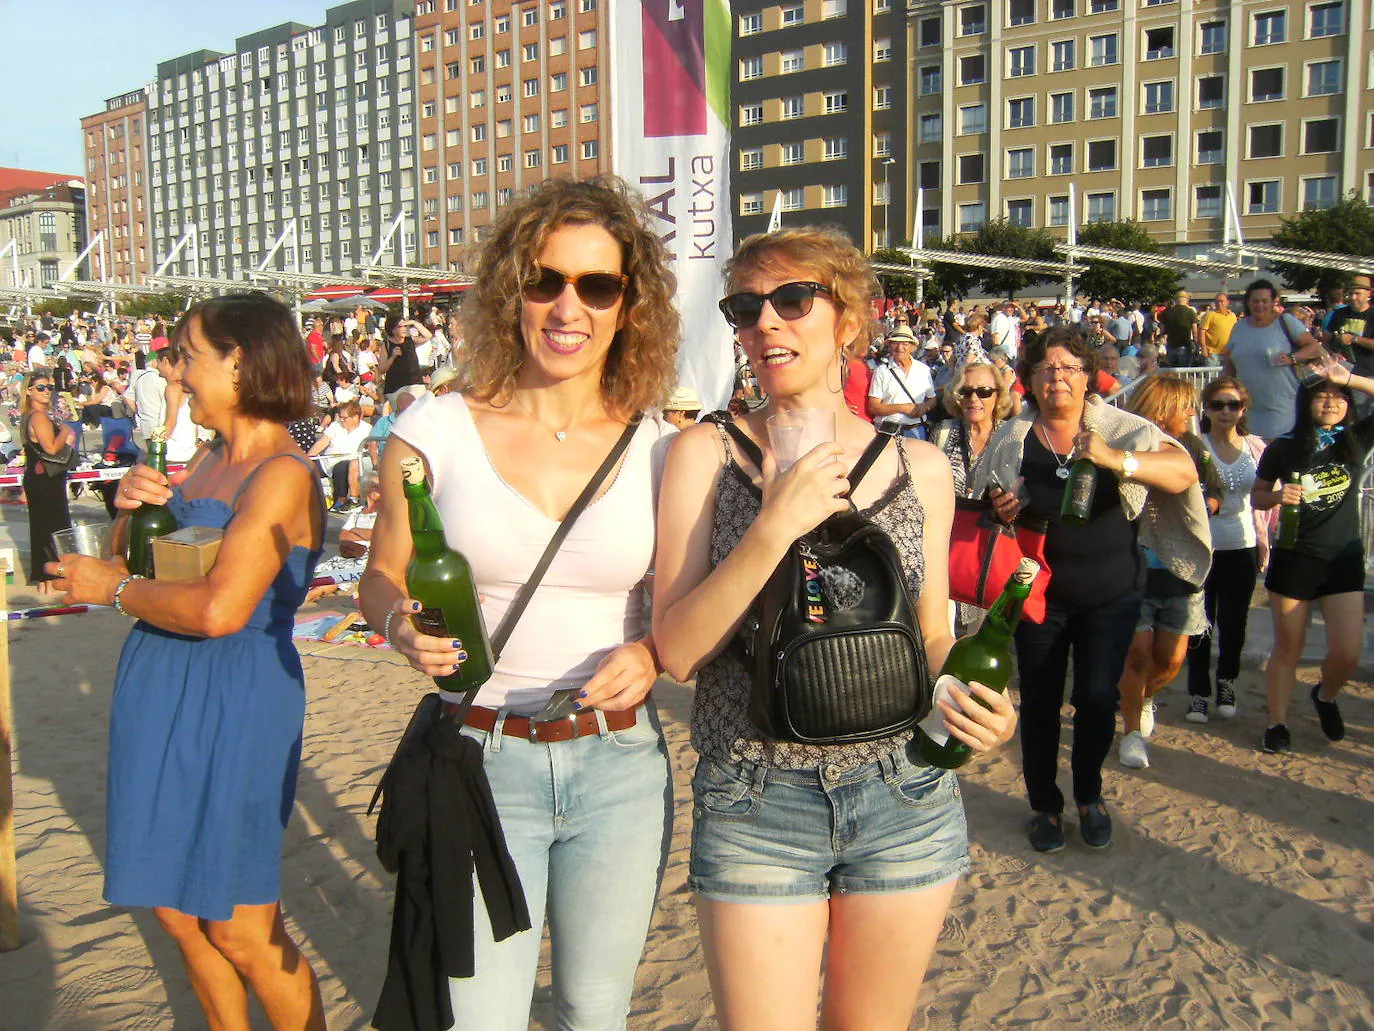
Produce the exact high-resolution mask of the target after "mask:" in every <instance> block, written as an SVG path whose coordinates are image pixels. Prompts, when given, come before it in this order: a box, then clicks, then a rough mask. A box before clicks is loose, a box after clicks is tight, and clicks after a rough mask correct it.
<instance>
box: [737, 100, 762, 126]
mask: <svg viewBox="0 0 1374 1031" xmlns="http://www.w3.org/2000/svg"><path fill="white" fill-rule="evenodd" d="M739 124H740V125H761V124H763V105H762V104H745V105H744V106H743V107H741V108H740V109H739Z"/></svg>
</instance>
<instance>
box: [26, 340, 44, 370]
mask: <svg viewBox="0 0 1374 1031" xmlns="http://www.w3.org/2000/svg"><path fill="white" fill-rule="evenodd" d="M47 364H48V356H47V354H45V353H44V351H43V345H42V344H34V345H33V346H32V347H30V348H29V368H30V369H37V368H41V367H42V366H44V365H47Z"/></svg>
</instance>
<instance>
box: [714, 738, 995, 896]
mask: <svg viewBox="0 0 1374 1031" xmlns="http://www.w3.org/2000/svg"><path fill="white" fill-rule="evenodd" d="M692 793H693V796H694V798H695V803H696V804H695V816H696V818H695V820H694V821H693V825H692V861H691V871H690V875H689V877H688V879H687V884H688V887H689V888H690V889H691V890H692V891H693V892H694V893H695V894H697V895H699V896H701V897H702V898H707V899H712V900H715V901H719V902H810V901H815V900H819V899H826V898H829V896H830V894H831V892H837V891H838V892H853V893H862V894H883V893H893V892H904V891H915V890H917V889H919V888H926V887H930V886H931V885H934V884H939V883H941V882H943V881H948V880H951V879H953V878H955V877H958V876H959V875H960V874H962V873H963V872H964V871H966V870H967V869H968V867H969V857H968V826H967V824H966V823H965V822H964V804H963V800H962V798H961V796H960V793H959V781H958V779H957V778H956V777H955V775H954V774H953V773H951V772H950V771H948V770H941V769H937V768H936V767H933V766H927V765H925V764H919V765H918V764H916V763H913V762H912V761H911V760H910V759H909V758H908V757H907V754H906V752H905V751H904V750H902V749H898V750H897V751H895V752H893V753H891V754H890V755H887V756H885V757H884V758H883V759H882V760H881V761H879V762H875V763H869V764H868V765H867V766H861V767H859V768H858V769H856V770H851V771H849V772H847V773H837V772H835V771H833V770H832V769H831V768H830V767H826V766H822V767H820V768H819V769H812V770H779V769H774V768H772V767H765V766H758V765H755V764H754V763H749V762H729V763H727V762H721V761H719V760H716V759H708V758H703V759H701V761H700V762H699V763H698V764H697V770H696V775H695V776H694V777H693V778H692Z"/></svg>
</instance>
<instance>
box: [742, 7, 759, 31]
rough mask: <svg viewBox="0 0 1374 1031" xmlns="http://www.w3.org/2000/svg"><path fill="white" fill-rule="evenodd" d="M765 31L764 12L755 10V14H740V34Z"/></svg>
mask: <svg viewBox="0 0 1374 1031" xmlns="http://www.w3.org/2000/svg"><path fill="white" fill-rule="evenodd" d="M762 31H763V14H762V13H761V12H759V11H755V12H754V13H753V14H741V15H740V16H739V34H740V35H741V36H755V35H757V34H758V33H760V32H762Z"/></svg>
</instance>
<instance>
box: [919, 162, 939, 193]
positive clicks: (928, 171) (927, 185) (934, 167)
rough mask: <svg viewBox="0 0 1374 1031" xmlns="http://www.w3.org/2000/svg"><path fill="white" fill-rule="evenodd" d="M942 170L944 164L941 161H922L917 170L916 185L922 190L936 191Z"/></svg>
mask: <svg viewBox="0 0 1374 1031" xmlns="http://www.w3.org/2000/svg"><path fill="white" fill-rule="evenodd" d="M943 168H944V163H943V162H941V161H922V162H921V164H920V166H919V167H918V168H917V178H916V183H917V185H918V186H920V187H921V189H923V190H938V189H939V188H940V182H941V174H942V172H941V170H942V169H943Z"/></svg>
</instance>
